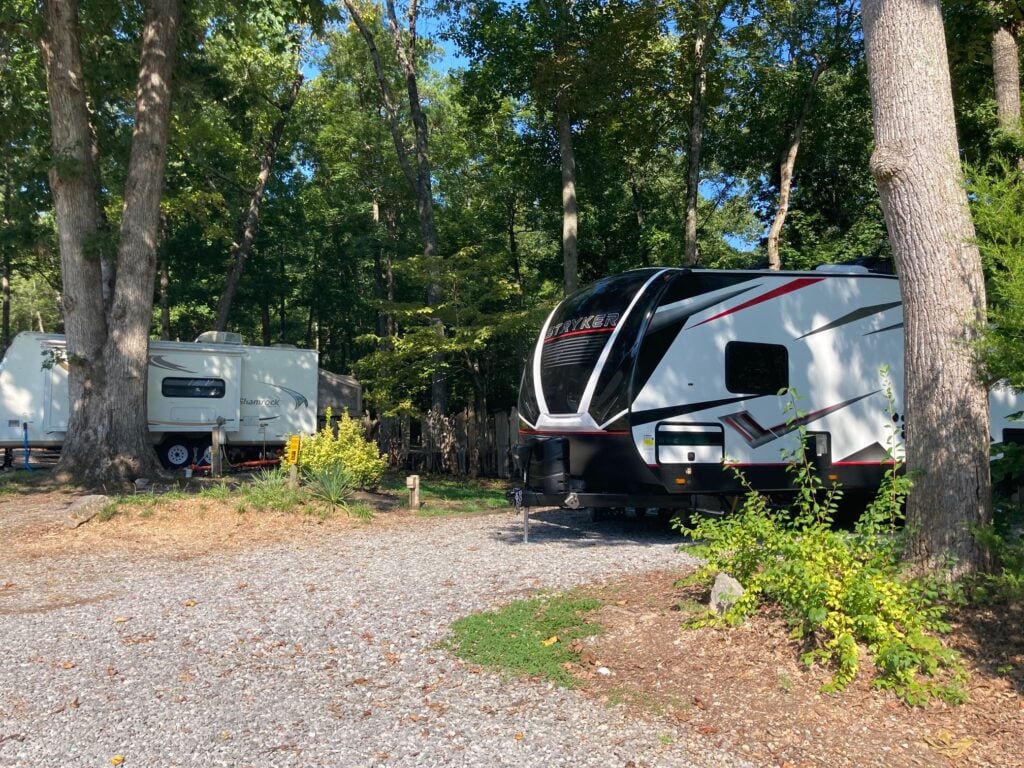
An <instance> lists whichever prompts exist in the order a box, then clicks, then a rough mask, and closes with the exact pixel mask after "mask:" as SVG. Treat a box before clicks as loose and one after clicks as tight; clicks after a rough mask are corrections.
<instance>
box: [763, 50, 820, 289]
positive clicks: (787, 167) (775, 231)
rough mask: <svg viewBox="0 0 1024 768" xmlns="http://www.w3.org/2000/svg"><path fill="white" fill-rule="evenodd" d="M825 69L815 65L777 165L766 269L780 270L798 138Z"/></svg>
mask: <svg viewBox="0 0 1024 768" xmlns="http://www.w3.org/2000/svg"><path fill="white" fill-rule="evenodd" d="M825 69H826V66H825V65H824V64H817V65H816V66H815V67H814V72H813V73H812V74H811V82H810V85H808V87H807V93H806V94H805V95H804V101H803V105H802V106H801V107H800V114H799V115H798V116H797V119H796V124H795V125H794V126H793V133H792V134H790V140H789V146H788V147H786V151H785V153H784V154H783V155H782V160H781V162H780V163H779V207H778V210H776V212H775V218H774V219H773V220H772V225H771V227H770V228H769V230H768V269H774V270H779V269H782V257H781V256H780V255H779V238H780V237H781V236H782V227H783V225H784V224H785V223H786V215H787V214H788V213H789V194H790V192H791V191H792V189H793V169H794V168H795V167H796V155H797V152H799V151H800V137H801V135H802V134H803V132H804V123H805V122H806V121H807V114H808V113H809V112H810V111H811V103H812V101H813V99H814V89H815V87H816V86H817V84H818V78H819V77H821V73H822V72H824V71H825Z"/></svg>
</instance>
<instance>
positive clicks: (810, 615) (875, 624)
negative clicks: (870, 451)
mask: <svg viewBox="0 0 1024 768" xmlns="http://www.w3.org/2000/svg"><path fill="white" fill-rule="evenodd" d="M788 394H789V395H790V414H791V418H793V419H795V418H798V417H799V415H800V414H799V413H798V412H797V411H796V409H795V406H794V401H795V395H794V394H793V393H792V392H789V393H788ZM799 432H800V436H801V438H803V439H801V445H805V444H806V435H805V434H804V433H803V430H802V429H801V430H799ZM894 442H895V441H891V443H894ZM890 447H891V448H892V446H890ZM893 452H895V451H893ZM786 459H787V464H788V471H789V472H790V475H791V478H792V485H793V487H794V489H795V496H794V498H793V500H792V504H791V505H790V506H788V507H787V508H784V509H778V508H775V507H773V506H772V504H771V500H770V499H769V498H768V497H766V496H765V495H763V494H761V493H759V492H757V491H756V490H754V489H753V488H752V487H751V485H750V484H749V482H748V481H747V480H746V479H745V478H744V477H743V475H742V474H741V473H740V472H738V471H737V473H736V474H737V477H738V479H739V481H740V482H741V483H742V485H743V486H744V488H745V491H746V496H745V499H744V502H743V505H742V507H741V508H740V510H739V511H738V512H737V513H736V514H733V515H728V516H726V517H724V518H721V519H716V518H702V517H699V516H695V517H694V518H693V519H692V521H691V523H690V524H689V525H687V524H685V523H680V524H679V527H681V528H682V529H683V530H684V532H685V533H687V534H689V535H690V536H691V537H693V538H694V539H695V540H697V541H699V542H700V544H699V545H697V547H696V549H697V552H694V554H699V555H701V556H703V557H704V558H705V559H706V564H705V565H704V566H703V567H702V568H701V569H700V570H699V571H698V572H697V574H695V576H694V577H693V578H694V579H695V580H701V581H704V580H707V581H708V582H710V581H711V580H713V579H714V577H715V575H716V574H718V573H720V572H727V573H729V574H731V575H732V576H733V577H735V578H736V579H738V580H739V581H740V583H741V584H742V585H743V587H744V588H745V592H744V594H743V595H742V596H741V597H740V598H739V599H738V600H737V601H736V602H735V604H733V605H732V607H731V608H729V609H728V610H727V611H726V612H725V613H724V614H723V615H722V616H718V615H715V614H710V613H705V614H703V615H702V616H700V617H698V618H697V619H695V620H692V621H691V622H690V624H691V625H698V626H699V625H707V624H723V623H724V624H738V623H740V622H742V621H743V620H744V619H745V618H746V617H747V616H749V615H751V614H752V613H754V612H755V611H756V610H757V609H758V608H759V607H760V606H761V605H764V604H772V605H776V606H778V607H779V608H780V609H781V611H782V613H783V615H784V616H785V618H786V621H787V622H788V623H789V624H790V626H791V627H792V636H793V637H794V638H796V639H799V640H802V641H803V642H804V643H805V647H806V649H807V650H806V651H805V652H804V654H803V656H802V658H803V661H804V662H805V663H807V664H809V665H810V664H814V663H821V664H824V665H827V666H828V667H829V668H830V669H831V671H832V679H831V680H830V681H829V682H828V683H827V684H826V685H825V686H824V690H825V691H827V692H838V691H841V690H842V689H843V688H845V687H846V686H847V685H849V684H850V682H852V681H853V680H854V679H855V678H856V677H857V675H858V673H859V671H860V669H861V664H862V655H863V654H864V653H865V652H866V654H867V657H868V659H869V660H870V662H871V663H873V664H874V666H875V668H876V671H877V674H876V676H875V678H874V684H875V685H876V686H878V687H880V688H887V689H891V690H893V691H894V692H895V693H896V694H897V695H898V696H900V697H901V698H903V699H904V700H905V701H907V702H908V703H910V704H914V705H922V704H925V703H927V702H928V701H929V700H930V699H940V700H942V701H946V702H950V703H960V702H963V701H965V700H966V690H965V687H964V686H965V682H966V671H965V669H964V667H963V665H962V663H961V662H960V660H959V657H958V655H957V653H956V652H955V651H953V650H951V649H949V648H947V647H945V646H944V645H943V644H942V642H941V640H940V639H939V637H938V636H937V635H939V634H942V633H945V632H948V631H949V625H948V624H947V623H946V621H945V619H944V616H945V598H946V597H948V593H947V591H946V587H944V586H943V584H942V583H941V582H940V581H938V580H936V579H928V578H925V577H914V576H912V575H911V574H910V573H909V572H907V571H905V570H904V569H903V567H902V566H901V564H900V555H901V548H902V537H901V535H900V524H901V523H902V521H903V502H904V500H905V498H906V496H907V494H908V493H909V491H910V487H911V480H910V478H908V477H907V476H906V475H905V474H903V472H902V471H901V470H902V467H901V466H900V464H899V463H898V462H895V463H894V464H893V465H892V466H891V468H890V469H889V470H888V471H887V472H886V474H885V477H884V480H883V482H882V484H881V487H880V489H879V491H878V494H877V496H876V498H875V500H874V501H873V502H872V503H871V504H870V505H869V506H868V508H867V509H866V510H865V511H864V513H863V515H862V516H861V518H860V519H859V520H858V521H857V523H856V524H855V525H854V528H853V531H852V532H849V531H839V530H834V529H833V525H832V522H833V516H834V515H835V512H836V509H837V505H838V502H839V500H840V498H841V497H842V490H841V489H840V488H839V487H838V486H836V485H831V486H826V485H825V483H824V481H823V480H822V478H821V477H820V475H819V474H818V472H817V471H816V469H815V468H814V466H813V465H812V463H811V461H810V460H809V458H808V457H807V455H806V451H805V450H800V451H797V452H796V453H795V454H791V455H788V456H787V457H786ZM690 551H691V552H692V551H693V550H692V549H691V550H690Z"/></svg>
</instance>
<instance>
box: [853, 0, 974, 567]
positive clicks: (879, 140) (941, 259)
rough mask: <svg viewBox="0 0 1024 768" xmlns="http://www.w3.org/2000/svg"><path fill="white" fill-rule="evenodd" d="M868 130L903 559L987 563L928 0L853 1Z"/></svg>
mask: <svg viewBox="0 0 1024 768" xmlns="http://www.w3.org/2000/svg"><path fill="white" fill-rule="evenodd" d="M863 20H864V38H865V47H866V52H867V63H868V73H869V77H870V81H871V101H872V108H873V114H874V126H875V144H876V146H875V151H874V153H873V155H872V157H871V170H872V173H873V174H874V176H875V180H876V182H877V184H878V188H879V191H880V193H881V198H882V209H883V211H884V213H885V221H886V227H887V229H888V231H889V239H890V241H891V243H892V249H893V256H894V258H895V262H896V268H897V272H898V274H899V277H900V289H901V293H902V297H903V312H904V322H905V326H906V330H905V336H906V343H905V352H904V360H905V369H906V370H905V375H906V387H905V401H906V402H905V408H906V424H907V468H908V471H909V472H910V474H911V475H912V476H913V477H914V478H915V485H914V490H913V492H912V494H911V495H910V499H909V501H908V505H907V531H908V534H909V541H908V551H907V555H908V557H909V558H910V559H911V560H913V561H914V562H916V563H918V564H919V565H920V566H922V567H925V568H929V569H933V568H941V567H942V566H944V565H945V564H946V563H947V561H952V563H953V573H954V575H958V574H962V573H965V572H970V571H972V570H975V569H978V568H983V567H985V566H986V565H987V558H986V554H985V552H984V551H983V550H982V548H980V547H979V545H978V544H977V542H976V541H975V539H974V537H973V536H972V529H973V528H975V527H976V526H981V525H986V524H987V523H988V522H989V521H990V520H991V511H992V510H991V495H990V476H989V450H988V447H989V427H988V394H987V391H986V389H985V387H984V385H983V384H982V383H981V382H980V380H979V377H978V372H977V370H976V366H975V356H974V346H973V345H974V342H975V341H976V340H977V338H978V333H979V327H980V325H981V324H982V323H983V321H984V319H985V286H984V280H983V277H982V269H981V258H980V256H979V253H978V248H977V246H976V245H975V244H974V226H973V224H972V221H971V217H970V213H969V211H968V208H967V197H966V194H965V192H964V189H963V187H962V185H961V168H960V162H959V153H958V146H957V138H956V129H955V124H954V115H953V99H952V93H951V89H950V80H949V66H948V61H947V55H946V43H945V37H944V31H943V24H942V9H941V5H940V3H939V0H903V1H900V2H896V1H895V0H865V2H864V5H863Z"/></svg>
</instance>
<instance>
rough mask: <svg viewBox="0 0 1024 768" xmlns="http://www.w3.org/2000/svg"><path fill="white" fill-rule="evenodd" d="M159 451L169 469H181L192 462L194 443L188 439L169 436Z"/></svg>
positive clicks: (161, 460) (161, 459)
mask: <svg viewBox="0 0 1024 768" xmlns="http://www.w3.org/2000/svg"><path fill="white" fill-rule="evenodd" d="M158 452H159V454H160V462H161V463H162V464H163V465H164V466H165V467H166V468H167V469H181V468H182V467H185V466H188V465H189V464H191V463H192V445H191V444H190V443H189V442H188V441H187V440H182V439H180V438H173V437H172V438H168V439H167V440H165V441H164V442H163V443H161V444H160V447H159V448H158Z"/></svg>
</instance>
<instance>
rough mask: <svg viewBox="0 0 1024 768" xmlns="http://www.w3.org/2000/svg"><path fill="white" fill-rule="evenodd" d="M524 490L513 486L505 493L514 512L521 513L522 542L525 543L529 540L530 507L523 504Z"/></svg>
mask: <svg viewBox="0 0 1024 768" xmlns="http://www.w3.org/2000/svg"><path fill="white" fill-rule="evenodd" d="M525 491H526V489H525V488H513V489H512V490H510V491H509V492H508V493H507V494H505V496H506V498H507V499H508V500H509V501H511V502H512V505H513V506H514V507H515V513H516V514H517V515H518V514H519V513H520V512H522V513H523V544H527V543H529V541H530V508H529V507H527V506H525V505H524V504H523V493H524V492H525Z"/></svg>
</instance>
